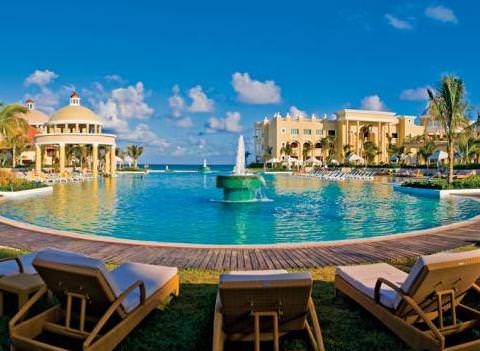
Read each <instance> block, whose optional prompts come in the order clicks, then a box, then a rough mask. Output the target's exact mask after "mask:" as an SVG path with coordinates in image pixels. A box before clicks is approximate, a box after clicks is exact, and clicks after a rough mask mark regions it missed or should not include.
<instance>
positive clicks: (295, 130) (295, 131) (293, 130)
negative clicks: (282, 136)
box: [290, 128, 299, 135]
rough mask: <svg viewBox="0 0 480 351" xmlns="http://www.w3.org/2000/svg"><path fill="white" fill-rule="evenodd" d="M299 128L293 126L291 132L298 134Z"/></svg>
mask: <svg viewBox="0 0 480 351" xmlns="http://www.w3.org/2000/svg"><path fill="white" fill-rule="evenodd" d="M298 133H299V132H298V128H293V129H290V134H292V135H298Z"/></svg>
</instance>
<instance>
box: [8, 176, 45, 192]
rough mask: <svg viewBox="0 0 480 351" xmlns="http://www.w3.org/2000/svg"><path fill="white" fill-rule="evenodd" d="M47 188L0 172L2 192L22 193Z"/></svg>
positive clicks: (38, 183)
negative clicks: (22, 191)
mask: <svg viewBox="0 0 480 351" xmlns="http://www.w3.org/2000/svg"><path fill="white" fill-rule="evenodd" d="M45 186H46V185H44V184H42V183H40V182H31V181H28V180H26V179H22V178H18V177H17V176H16V175H15V174H13V173H11V172H8V171H0V191H21V190H29V189H37V188H43V187H45Z"/></svg>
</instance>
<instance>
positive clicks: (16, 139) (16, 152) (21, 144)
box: [6, 134, 29, 168]
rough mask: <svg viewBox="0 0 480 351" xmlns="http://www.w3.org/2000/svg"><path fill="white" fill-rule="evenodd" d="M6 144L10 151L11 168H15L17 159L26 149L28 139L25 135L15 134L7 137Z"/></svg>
mask: <svg viewBox="0 0 480 351" xmlns="http://www.w3.org/2000/svg"><path fill="white" fill-rule="evenodd" d="M6 143H7V145H8V146H9V147H10V148H11V149H12V167H13V168H15V167H16V166H17V157H18V156H20V155H21V154H22V152H23V151H26V150H27V149H28V146H29V141H28V138H27V136H26V135H25V134H15V135H12V136H10V137H7V142H6Z"/></svg>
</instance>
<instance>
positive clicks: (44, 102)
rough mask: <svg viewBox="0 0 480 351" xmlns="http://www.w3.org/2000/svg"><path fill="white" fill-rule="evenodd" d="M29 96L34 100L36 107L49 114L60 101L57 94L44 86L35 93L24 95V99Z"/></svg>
mask: <svg viewBox="0 0 480 351" xmlns="http://www.w3.org/2000/svg"><path fill="white" fill-rule="evenodd" d="M29 98H30V99H32V100H33V101H35V106H36V107H35V108H36V109H38V110H40V111H44V112H46V113H47V114H49V115H51V114H53V113H54V112H55V110H56V109H57V107H58V104H59V102H60V97H59V95H58V94H57V93H54V92H53V91H51V90H50V89H48V88H45V87H42V88H41V89H40V92H38V93H36V94H27V95H25V100H26V99H29Z"/></svg>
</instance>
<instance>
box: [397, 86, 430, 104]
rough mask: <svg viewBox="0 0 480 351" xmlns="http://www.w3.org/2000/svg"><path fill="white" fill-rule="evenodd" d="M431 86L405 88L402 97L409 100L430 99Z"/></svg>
mask: <svg viewBox="0 0 480 351" xmlns="http://www.w3.org/2000/svg"><path fill="white" fill-rule="evenodd" d="M430 88H431V87H430V86H426V87H419V88H414V89H405V90H404V91H402V93H401V94H400V99H402V100H409V101H423V100H427V99H428V93H427V89H430Z"/></svg>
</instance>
